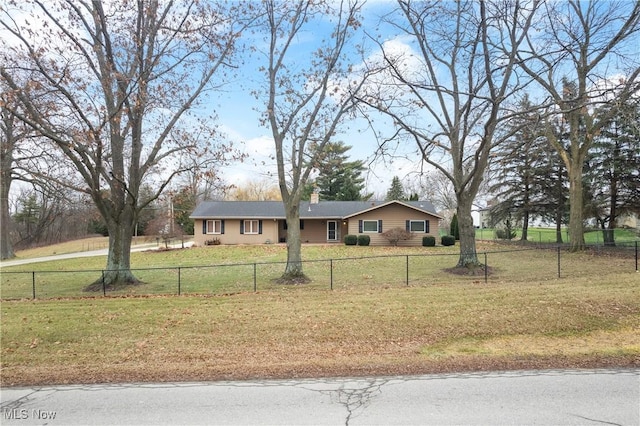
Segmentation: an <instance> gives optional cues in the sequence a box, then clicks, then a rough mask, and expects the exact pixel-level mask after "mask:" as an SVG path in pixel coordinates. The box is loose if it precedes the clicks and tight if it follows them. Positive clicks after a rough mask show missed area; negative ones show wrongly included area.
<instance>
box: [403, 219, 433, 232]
mask: <svg viewBox="0 0 640 426" xmlns="http://www.w3.org/2000/svg"><path fill="white" fill-rule="evenodd" d="M406 229H407V231H409V232H415V233H421V234H428V233H429V221H428V220H407V228H406Z"/></svg>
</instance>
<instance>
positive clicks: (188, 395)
mask: <svg viewBox="0 0 640 426" xmlns="http://www.w3.org/2000/svg"><path fill="white" fill-rule="evenodd" d="M0 400H1V403H0V406H1V410H2V418H1V422H2V424H3V425H36V424H40V425H44V424H49V425H57V424H59V425H79V424H93V425H102V424H105V425H106V424H109V425H125V424H127V425H129V424H149V425H150V424H153V425H171V424H248V425H251V424H254V425H259V424H283V425H286V424H292V425H293V424H295V425H305V424H308V425H311V424H313V425H321V424H328V425H364V424H367V425H374V424H385V425H390V424H398V425H408V424H438V425H454V424H466V425H495V424H527V425H551V424H554V425H596V424H601V425H602V424H607V425H638V424H639V423H640V415H639V411H640V409H639V407H640V370H639V369H620V370H553V371H552V370H548V371H516V372H505V373H475V374H474V373H469V374H445V375H426V376H413V377H380V378H351V379H314V380H273V381H272V380H269V381H243V382H212V383H163V384H116V385H114V384H109V385H87V386H46V387H40V388H4V389H2V393H1V397H0Z"/></svg>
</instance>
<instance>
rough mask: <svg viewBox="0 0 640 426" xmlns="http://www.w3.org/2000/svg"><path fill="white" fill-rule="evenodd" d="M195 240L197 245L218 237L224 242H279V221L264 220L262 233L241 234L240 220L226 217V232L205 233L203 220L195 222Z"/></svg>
mask: <svg viewBox="0 0 640 426" xmlns="http://www.w3.org/2000/svg"><path fill="white" fill-rule="evenodd" d="M194 233H195V235H194V241H195V243H196V244H197V245H200V246H202V245H204V244H205V242H206V241H207V240H213V239H215V238H218V239H219V240H220V243H222V244H264V243H266V242H267V241H269V242H270V243H277V242H278V222H277V221H275V220H273V219H263V220H262V234H241V233H240V220H238V219H225V221H224V234H203V233H202V220H200V219H198V220H196V221H195V224H194Z"/></svg>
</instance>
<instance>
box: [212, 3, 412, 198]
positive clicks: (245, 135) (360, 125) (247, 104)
mask: <svg viewBox="0 0 640 426" xmlns="http://www.w3.org/2000/svg"><path fill="white" fill-rule="evenodd" d="M392 5H393V3H391V2H389V1H371V0H369V1H368V2H367V3H366V7H365V8H364V10H363V13H364V16H365V18H364V20H363V23H364V24H365V25H364V26H363V28H365V27H366V30H367V31H368V32H371V33H376V32H379V31H380V32H381V34H382V37H384V39H385V40H394V41H395V42H396V43H401V42H399V41H398V40H397V39H396V38H395V37H394V35H393V34H391V33H388V32H387V33H384V31H383V30H382V27H381V26H379V25H377V23H378V22H379V19H380V18H379V16H380V15H382V14H384V13H388V11H389V10H390V8H391V6H392ZM329 35H330V32H329V28H328V26H323V25H322V24H318V25H314V26H313V27H312V30H308V31H304V32H303V33H301V36H300V38H299V40H298V41H299V46H297V47H298V49H297V50H296V51H295V53H296V54H297V55H299V57H300V60H301V61H302V60H306V58H305V57H307V58H308V57H309V55H308V52H309V51H311V50H313V49H315V48H317V46H318V43H319V42H320V41H321V40H322V39H323V38H326V37H329ZM362 37H363V33H361V32H360V33H359V34H358V35H357V40H361V39H362ZM306 49H308V50H306ZM305 50H306V51H305ZM360 62H361V60H360V59H359V58H358V57H356V56H354V62H353V64H354V65H355V66H358V65H359V63H360ZM257 66H258V65H257V64H256V63H255V62H252V61H251V60H250V61H248V62H247V64H246V65H245V66H243V67H242V68H241V69H239V70H238V71H239V73H238V80H241V81H242V82H243V83H244V84H245V85H246V84H249V85H250V84H252V83H251V82H253V81H258V80H259V79H260V76H259V75H258V74H257ZM215 96H216V98H215V99H214V100H213V102H214V105H216V106H217V113H218V118H219V120H218V123H219V125H220V126H221V130H222V131H223V132H224V133H225V134H226V135H227V136H228V138H229V140H231V141H233V142H234V143H236V144H239V146H241V147H242V148H243V150H244V151H245V153H246V154H247V155H248V156H249V157H248V158H247V159H246V160H245V161H244V162H243V163H240V164H235V165H233V166H231V167H226V168H224V169H223V173H224V178H225V179H226V180H227V181H228V182H231V183H234V184H236V185H241V184H242V183H245V182H248V181H253V180H263V179H267V180H271V181H273V182H274V184H277V174H276V173H277V172H276V165H275V161H274V160H270V159H272V158H273V157H274V154H275V148H274V142H273V138H272V136H271V129H270V128H266V127H263V126H261V125H260V121H259V113H258V112H257V111H256V108H260V106H261V104H260V103H259V102H258V101H257V100H256V99H255V98H254V97H253V96H252V95H250V94H249V91H248V90H247V88H246V87H244V88H243V87H239V86H238V85H236V84H231V85H229V86H228V87H227V88H226V91H225V92H223V93H216V94H215ZM386 121H388V120H386V119H384V118H383V117H381V116H380V117H378V119H377V120H376V128H377V129H378V130H381V129H383V130H384V133H386V134H391V133H392V129H391V127H390V126H389V125H388V123H386ZM347 127H348V129H347ZM343 129H346V130H345V131H344V133H342V134H339V135H337V136H336V137H335V139H334V141H335V142H337V141H340V142H344V143H345V144H346V145H348V146H351V147H352V149H351V150H350V151H348V152H347V154H348V155H349V156H350V160H351V161H354V160H362V161H364V162H365V164H367V165H368V167H369V171H368V172H367V173H365V175H364V177H365V178H366V185H367V188H366V192H373V193H374V194H375V195H378V196H379V197H384V195H385V193H386V191H387V189H388V188H389V186H390V185H391V180H392V178H393V177H394V176H399V177H400V178H401V179H404V178H406V177H408V175H409V174H410V173H411V172H413V171H415V170H419V163H420V162H419V161H417V158H416V156H415V155H412V157H413V159H412V160H408V159H404V158H394V159H392V158H377V159H376V158H375V156H374V153H375V150H376V148H377V142H376V138H375V135H374V134H373V132H372V131H371V130H370V129H368V126H367V123H366V122H365V120H363V119H362V118H357V117H356V118H348V119H347V122H345V125H344V126H343ZM413 151H415V147H413V146H409V147H408V148H407V149H405V150H400V151H399V152H398V153H397V154H398V155H399V156H402V155H405V154H408V153H411V152H413Z"/></svg>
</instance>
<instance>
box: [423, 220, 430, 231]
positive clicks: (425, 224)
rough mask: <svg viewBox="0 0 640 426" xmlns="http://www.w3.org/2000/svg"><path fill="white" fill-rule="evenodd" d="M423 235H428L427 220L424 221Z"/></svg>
mask: <svg viewBox="0 0 640 426" xmlns="http://www.w3.org/2000/svg"><path fill="white" fill-rule="evenodd" d="M424 233H425V234H428V233H429V221H428V220H425V221H424Z"/></svg>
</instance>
